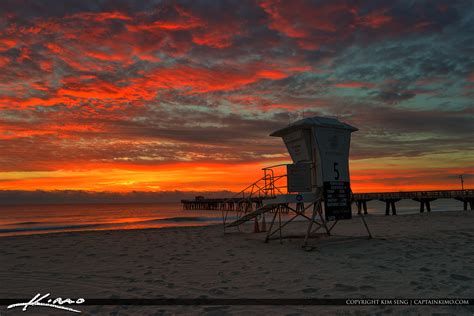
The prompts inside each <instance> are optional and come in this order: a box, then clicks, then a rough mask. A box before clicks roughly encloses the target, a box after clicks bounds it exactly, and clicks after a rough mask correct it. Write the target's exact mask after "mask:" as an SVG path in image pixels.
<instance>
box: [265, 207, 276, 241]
mask: <svg viewBox="0 0 474 316" xmlns="http://www.w3.org/2000/svg"><path fill="white" fill-rule="evenodd" d="M276 217H277V212H275V214H274V215H273V219H272V223H271V224H270V228H269V229H268V233H267V237H266V238H265V242H268V239H269V238H270V233H271V232H272V228H273V224H274V223H275V219H276Z"/></svg>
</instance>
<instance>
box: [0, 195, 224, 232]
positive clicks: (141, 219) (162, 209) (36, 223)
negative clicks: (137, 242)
mask: <svg viewBox="0 0 474 316" xmlns="http://www.w3.org/2000/svg"><path fill="white" fill-rule="evenodd" d="M221 222H222V215H221V212H218V211H183V210H182V209H181V205H180V204H179V203H177V204H105V205H104V204H87V205H15V206H0V237H1V236H11V235H31V234H44V233H52V232H63V231H89V230H121V229H142V228H163V227H178V226H203V225H212V224H217V223H221Z"/></svg>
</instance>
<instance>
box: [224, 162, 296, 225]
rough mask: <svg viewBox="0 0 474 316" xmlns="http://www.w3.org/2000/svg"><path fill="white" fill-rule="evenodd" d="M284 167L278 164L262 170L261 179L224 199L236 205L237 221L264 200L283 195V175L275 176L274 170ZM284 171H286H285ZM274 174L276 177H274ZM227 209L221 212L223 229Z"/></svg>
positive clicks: (284, 185) (259, 205)
mask: <svg viewBox="0 0 474 316" xmlns="http://www.w3.org/2000/svg"><path fill="white" fill-rule="evenodd" d="M282 166H286V164H279V165H274V166H270V167H265V168H262V170H263V177H261V178H260V179H258V180H257V181H255V182H253V183H252V184H250V185H248V186H247V187H246V188H244V189H243V190H241V191H240V192H238V193H236V194H235V195H234V196H232V197H230V198H228V199H226V200H225V201H224V202H223V204H225V203H234V204H235V205H236V209H235V210H236V211H237V219H238V218H240V217H241V216H242V214H245V213H247V212H251V211H253V210H254V209H253V207H254V205H255V209H258V208H260V207H262V206H263V203H262V201H263V200H264V199H271V198H274V197H275V196H276V195H277V194H285V193H286V191H287V185H286V181H284V180H282V179H286V173H285V174H276V171H275V168H278V167H282ZM285 171H286V170H285ZM275 174H276V175H275ZM228 214H229V208H227V209H225V210H222V222H223V224H224V227H225V226H226V223H227V218H228Z"/></svg>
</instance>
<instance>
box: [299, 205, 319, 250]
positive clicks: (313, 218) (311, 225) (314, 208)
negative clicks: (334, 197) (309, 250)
mask: <svg viewBox="0 0 474 316" xmlns="http://www.w3.org/2000/svg"><path fill="white" fill-rule="evenodd" d="M316 203H317V204H319V205H321V200H319V201H318V202H316ZM317 212H318V211H317V206H316V204H314V206H313V215H312V216H311V221H310V222H309V225H308V230H307V232H306V236H305V238H304V243H303V248H306V246H307V245H308V239H309V235H310V234H311V228H312V227H313V223H314V220H315V218H316V214H317Z"/></svg>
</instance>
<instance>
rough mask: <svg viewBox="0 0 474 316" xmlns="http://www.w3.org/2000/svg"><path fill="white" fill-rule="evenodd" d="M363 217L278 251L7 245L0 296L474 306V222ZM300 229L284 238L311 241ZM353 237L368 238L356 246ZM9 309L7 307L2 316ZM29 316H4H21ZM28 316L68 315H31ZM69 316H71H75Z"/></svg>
mask: <svg viewBox="0 0 474 316" xmlns="http://www.w3.org/2000/svg"><path fill="white" fill-rule="evenodd" d="M367 222H368V224H369V226H370V228H371V230H372V233H373V235H374V237H375V238H374V239H372V240H368V239H365V238H362V237H363V236H364V234H365V230H364V228H363V226H362V223H361V221H360V219H359V218H357V217H354V218H353V219H352V220H349V221H342V222H340V223H338V225H337V226H336V228H335V230H334V236H331V237H324V238H322V237H321V238H318V239H312V240H311V241H310V244H311V245H312V246H316V248H315V249H314V250H313V251H310V252H307V251H303V250H302V249H301V244H302V239H285V240H283V243H281V244H280V242H279V241H278V240H272V241H270V242H269V243H268V244H265V243H264V242H263V239H264V233H260V234H252V233H250V230H251V229H252V227H251V225H247V226H246V227H245V228H244V229H243V232H240V233H238V232H236V230H229V233H228V234H226V235H225V236H224V235H223V233H222V227H221V226H209V227H182V228H165V229H143V230H127V231H96V232H74V233H58V234H46V235H32V236H17V237H4V238H1V239H0V243H1V247H0V283H1V284H2V286H1V287H0V297H2V298H25V297H28V298H29V297H33V296H34V294H36V293H47V292H50V293H51V294H52V295H53V296H55V297H57V296H61V297H71V298H74V297H87V298H199V297H207V298H364V297H365V298H396V297H409V298H451V297H452V298H469V297H471V298H472V297H474V284H473V279H474V212H472V211H456V212H454V211H452V212H436V213H424V214H412V215H403V216H390V217H385V216H373V215H372V216H371V215H369V216H368V217H367ZM305 227H306V223H295V224H294V225H292V227H291V228H290V229H289V230H286V231H285V232H286V233H296V232H299V233H301V234H303V233H304V228H305ZM347 236H353V237H359V238H347ZM79 309H80V310H81V311H82V312H83V314H85V315H171V314H200V315H226V314H232V315H234V314H235V315H244V314H247V315H249V314H264V313H272V314H277V315H310V314H312V315H314V314H325V315H328V314H329V315H365V314H376V315H377V314H379V315H382V314H384V315H385V314H395V315H398V314H400V315H402V314H403V315H472V314H473V313H474V307H466V306H464V307H463V306H357V307H356V306H354V307H352V306H273V307H272V306H173V307H170V306H144V307H140V306H80V308H79ZM5 311H6V307H5V306H2V307H1V310H0V312H1V314H2V315H4V314H5ZM20 314H22V312H21V310H20V309H16V310H9V311H8V314H7V315H20ZM23 314H24V315H27V314H29V315H45V314H52V315H60V314H65V313H64V312H60V311H55V310H52V309H49V308H44V307H34V308H31V310H29V311H28V313H23ZM66 314H72V313H66Z"/></svg>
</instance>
